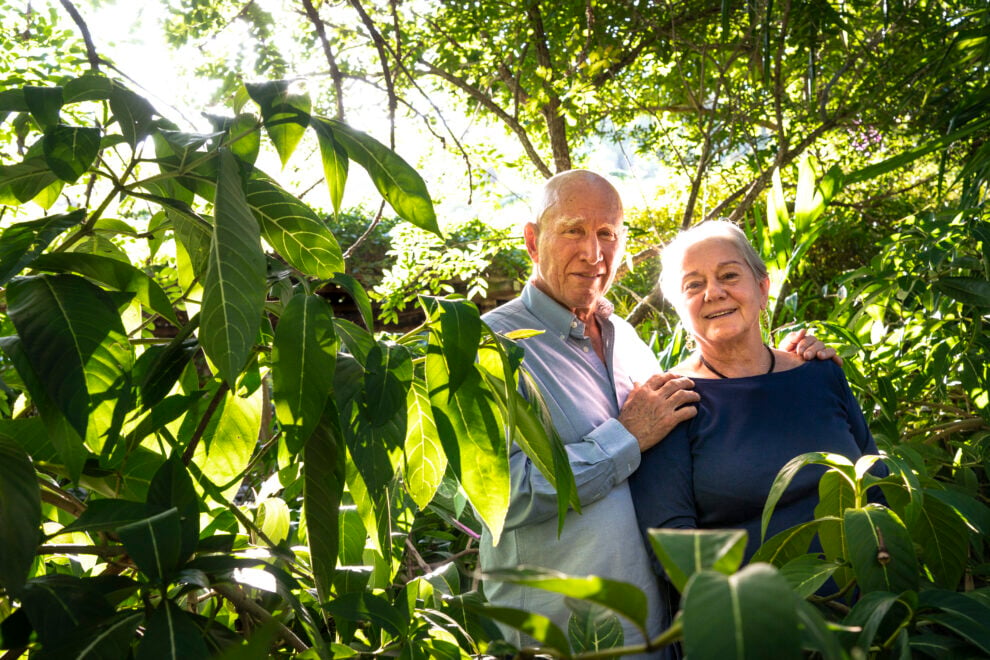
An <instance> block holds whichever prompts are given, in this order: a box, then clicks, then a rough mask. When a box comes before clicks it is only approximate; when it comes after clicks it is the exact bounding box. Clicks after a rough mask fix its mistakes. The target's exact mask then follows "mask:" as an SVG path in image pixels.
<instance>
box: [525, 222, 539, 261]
mask: <svg viewBox="0 0 990 660" xmlns="http://www.w3.org/2000/svg"><path fill="white" fill-rule="evenodd" d="M539 233H540V230H539V227H537V226H536V223H535V222H527V223H526V226H525V227H523V237H524V238H525V239H526V251H527V252H529V258H530V259H532V260H533V263H534V264H538V263H540V258H539V256H540V252H539V250H537V249H536V240H537V238H539Z"/></svg>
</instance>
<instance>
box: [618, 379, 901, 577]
mask: <svg viewBox="0 0 990 660" xmlns="http://www.w3.org/2000/svg"><path fill="white" fill-rule="evenodd" d="M693 380H694V382H695V389H696V390H697V391H698V393H699V394H701V401H700V402H699V403H698V415H697V416H696V417H694V418H692V419H690V420H688V421H686V422H682V423H681V424H680V425H678V426H677V428H675V429H674V430H673V431H672V432H671V433H670V434H669V435H668V436H667V437H666V438H665V439H664V440H662V441H661V442H660V444H658V445H656V446H655V447H653V448H652V449H650V450H648V451H647V452H645V453H644V454H643V460H642V463H641V464H640V467H639V469H638V470H637V471H636V472H635V473H634V474H633V476H632V477H630V479H629V484H630V487H631V489H632V496H633V502H634V503H635V505H636V515H637V518H638V519H639V525H640V529H641V530H643V531H644V533H645V530H646V529H647V528H649V527H679V528H700V529H729V528H734V529H745V530H746V531H747V532H748V533H749V534H748V542H747V545H746V555H745V561H747V562H748V561H749V559H750V557H752V555H753V553H754V552H756V550H757V548H759V547H760V525H761V518H762V515H763V506H764V504H765V503H766V500H767V496H768V495H769V494H770V486H771V484H772V483H773V480H774V478H775V477H776V476H777V472H778V471H780V468H782V467H783V466H784V464H786V463H787V462H788V461H790V460H791V459H792V458H794V457H795V456H798V455H800V454H804V453H806V452H813V451H821V452H833V453H837V454H842V455H843V456H845V457H846V458H848V459H850V460H851V461H853V462H855V461H856V459H857V458H859V457H860V456H862V455H863V454H876V453H878V452H877V446H876V443H875V442H874V440H873V436H872V435H870V430H869V428H868V426H867V424H866V419H865V418H864V417H863V411H862V410H861V409H860V407H859V404H858V403H857V402H856V399H855V398H854V397H853V395H852V392H851V391H850V389H849V383H848V382H846V378H845V375H844V374H843V373H842V369H841V368H840V367H839V366H838V365H836V364H835V363H834V362H832V361H831V360H828V361H822V360H812V361H810V362H806V363H804V364H802V365H800V366H798V367H796V368H794V369H790V370H788V371H780V372H776V373H771V374H766V375H762V376H751V377H747V378H727V379H706V378H695V379H693ZM824 472H825V467H824V466H818V465H809V466H807V467H803V468H801V470H799V471H798V473H797V474H796V475H795V477H794V480H793V481H792V482H791V485H790V486H789V487H788V489H787V491H786V492H785V493H784V494H783V496H782V497H781V498H780V501H779V502H778V503H777V506H776V508H775V509H774V513H773V517H772V518H771V519H770V525H769V527H768V528H767V536H766V538H768V539H769V538H771V537H772V536H773V535H774V534H776V533H777V532H780V531H783V530H785V529H787V528H789V527H793V526H795V525H798V524H800V523H804V522H808V521H809V520H812V519H813V518H814V517H815V513H814V512H815V506H816V505H817V504H818V481H819V479H821V476H822V474H824ZM887 472H888V470H887V467H886V466H885V465H883V463H882V462H879V461H878V462H877V463H876V464H875V465H874V469H873V470H872V473H873V474H876V475H878V476H884V475H886V474H887Z"/></svg>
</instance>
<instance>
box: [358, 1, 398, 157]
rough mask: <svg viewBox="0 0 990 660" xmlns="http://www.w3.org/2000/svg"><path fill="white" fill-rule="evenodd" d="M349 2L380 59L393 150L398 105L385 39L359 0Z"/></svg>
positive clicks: (390, 141) (390, 143)
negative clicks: (386, 95) (369, 36)
mask: <svg viewBox="0 0 990 660" xmlns="http://www.w3.org/2000/svg"><path fill="white" fill-rule="evenodd" d="M349 2H350V5H351V6H352V7H354V10H355V11H357V13H358V16H360V17H361V22H362V23H364V27H365V28H366V29H367V30H368V34H370V35H371V40H372V41H373V42H374V44H375V49H376V50H377V51H378V58H379V59H380V60H381V65H382V75H383V76H384V77H385V88H386V90H387V91H388V122H389V146H390V147H391V148H392V149H393V150H395V110H396V108H397V107H398V101H397V99H396V96H395V82H394V81H393V80H392V72H391V70H390V69H389V66H388V56H387V54H386V48H387V46H386V44H385V39H384V38H383V37H382V35H381V33H380V32H379V31H378V28H376V27H375V22H374V21H372V20H371V16H369V15H368V12H366V11H365V10H364V7H363V6H362V5H361V0H349Z"/></svg>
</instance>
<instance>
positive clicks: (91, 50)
mask: <svg viewBox="0 0 990 660" xmlns="http://www.w3.org/2000/svg"><path fill="white" fill-rule="evenodd" d="M59 2H61V3H62V6H63V7H65V11H67V12H69V16H71V17H72V21H73V22H74V23H75V24H76V27H78V28H79V31H80V32H81V33H82V38H83V41H85V42H86V58H87V59H88V60H89V67H90V68H91V69H92V70H93V71H99V70H100V64H102V63H103V62H104V60H103V59H102V58H101V57H100V56H99V54H98V53H97V52H96V46H94V45H93V37H92V36H90V34H89V27H88V26H87V25H86V21H84V20H83V17H82V16H81V15H80V14H79V11H78V10H77V9H76V6H75V5H73V4H72V2H71V0H59Z"/></svg>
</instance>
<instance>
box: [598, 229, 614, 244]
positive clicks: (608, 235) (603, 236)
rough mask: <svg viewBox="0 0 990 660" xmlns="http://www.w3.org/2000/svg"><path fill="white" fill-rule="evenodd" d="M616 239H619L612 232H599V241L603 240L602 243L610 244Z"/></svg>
mask: <svg viewBox="0 0 990 660" xmlns="http://www.w3.org/2000/svg"><path fill="white" fill-rule="evenodd" d="M616 238H617V236H616V235H615V234H614V233H612V232H610V231H601V232H598V239H599V240H601V241H608V242H610V243H611V242H612V241H614V240H615V239H616Z"/></svg>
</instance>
